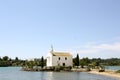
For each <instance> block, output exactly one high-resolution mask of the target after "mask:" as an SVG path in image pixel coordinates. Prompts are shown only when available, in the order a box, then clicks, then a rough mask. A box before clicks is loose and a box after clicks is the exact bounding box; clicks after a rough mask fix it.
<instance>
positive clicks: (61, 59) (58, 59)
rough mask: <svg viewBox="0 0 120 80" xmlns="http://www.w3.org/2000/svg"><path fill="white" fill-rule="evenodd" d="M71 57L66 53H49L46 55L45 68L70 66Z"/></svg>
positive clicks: (71, 63)
mask: <svg viewBox="0 0 120 80" xmlns="http://www.w3.org/2000/svg"><path fill="white" fill-rule="evenodd" d="M72 65H73V62H72V55H71V54H70V53H67V52H54V51H53V48H52V47H51V51H50V52H49V53H48V55H47V66H72Z"/></svg>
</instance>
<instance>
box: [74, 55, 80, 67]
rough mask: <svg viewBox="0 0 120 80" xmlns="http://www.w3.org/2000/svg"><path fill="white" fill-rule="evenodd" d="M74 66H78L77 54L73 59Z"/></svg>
mask: <svg viewBox="0 0 120 80" xmlns="http://www.w3.org/2000/svg"><path fill="white" fill-rule="evenodd" d="M73 63H74V66H79V54H77V56H76V57H75V58H74V59H73Z"/></svg>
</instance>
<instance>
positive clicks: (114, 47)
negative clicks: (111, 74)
mask: <svg viewBox="0 0 120 80" xmlns="http://www.w3.org/2000/svg"><path fill="white" fill-rule="evenodd" d="M83 48H84V49H83ZM83 48H82V49H80V48H79V50H78V52H79V53H98V52H101V51H114V52H120V42H115V43H113V44H99V45H98V44H88V45H84V46H83Z"/></svg>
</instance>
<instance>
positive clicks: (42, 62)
mask: <svg viewBox="0 0 120 80" xmlns="http://www.w3.org/2000/svg"><path fill="white" fill-rule="evenodd" d="M40 63H41V67H42V68H43V67H44V58H43V56H42V58H41V61H40Z"/></svg>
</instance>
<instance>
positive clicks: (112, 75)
mask: <svg viewBox="0 0 120 80" xmlns="http://www.w3.org/2000/svg"><path fill="white" fill-rule="evenodd" d="M88 73H92V74H99V75H105V76H111V77H116V78H120V73H115V71H105V72H97V71H90V72H88Z"/></svg>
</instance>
